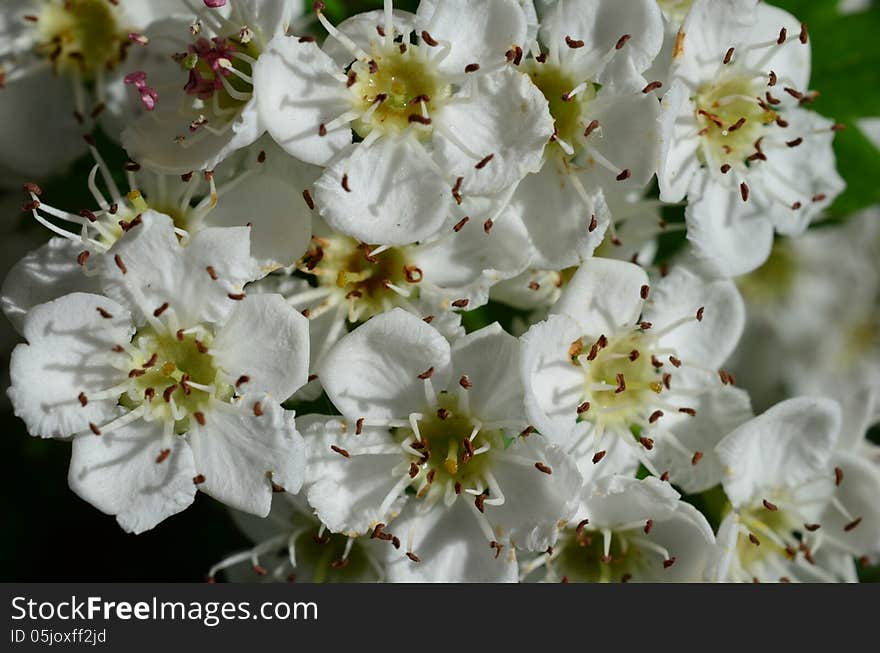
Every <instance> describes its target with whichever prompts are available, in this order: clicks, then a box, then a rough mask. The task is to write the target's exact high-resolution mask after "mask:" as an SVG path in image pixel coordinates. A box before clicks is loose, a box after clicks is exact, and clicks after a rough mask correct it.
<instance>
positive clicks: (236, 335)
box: [211, 295, 309, 402]
mask: <svg viewBox="0 0 880 653" xmlns="http://www.w3.org/2000/svg"><path fill="white" fill-rule="evenodd" d="M211 354H212V355H213V356H214V359H215V360H216V362H217V364H218V365H219V366H220V367H221V368H222V369H223V370H224V371H225V372H226V373H227V374H229V375H230V377H231V378H232V379H238V378H240V377H241V376H247V377H248V378H249V379H250V380H249V381H248V382H247V385H246V386H244V390H245V391H246V392H248V393H251V392H261V393H262V392H264V393H267V394H269V395H271V396H272V397H273V399H274V400H275V401H278V402H281V401H284V400H286V399H287V398H288V397H290V396H291V395H293V393H294V392H296V390H297V389H299V388H300V387H302V386H304V385H305V384H306V379H307V377H308V375H309V321H308V320H307V319H306V318H305V317H303V315H302V313H300V312H299V311H297V310H296V309H294V308H293V307H291V306H290V305H289V304H288V303H287V301H285V299H284V298H283V297H282V296H281V295H253V296H250V297H246V298H245V299H244V300H242V301H241V302H238V303H237V304H236V306H235V308H233V310H232V313H231V314H230V315H229V319H228V320H227V322H226V323H225V324H224V325H223V327H222V328H221V329H220V331H219V333H218V334H217V337H216V339H215V340H214V343H213V345H212V347H211Z"/></svg>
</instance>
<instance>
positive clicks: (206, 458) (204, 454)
mask: <svg viewBox="0 0 880 653" xmlns="http://www.w3.org/2000/svg"><path fill="white" fill-rule="evenodd" d="M258 403H259V405H260V409H261V410H258V409H257V408H256V405H257V404H258ZM257 412H260V413H261V414H260V415H257ZM205 419H206V424H205V426H198V427H196V426H193V427H191V428H190V431H189V434H188V438H189V442H190V446H191V447H192V449H193V455H194V456H195V465H196V469H197V470H198V472H199V474H202V475H204V477H205V480H204V482H203V483H201V484H200V485H199V489H200V490H202V491H204V492H206V493H207V494H209V495H211V496H212V497H214V498H215V499H217V500H218V501H222V502H223V503H225V504H226V505H228V506H231V507H232V508H237V509H238V510H243V511H244V512H249V513H252V514H255V515H259V516H263V517H264V516H266V515H267V514H269V508H270V506H271V503H272V485H271V483H270V480H271V481H272V482H274V483H277V484H278V485H280V486H282V487H283V488H284V489H286V490H287V491H288V492H291V493H293V494H296V493H297V492H298V491H299V489H300V487H301V486H302V482H303V477H304V476H305V463H306V460H305V455H306V454H305V443H304V442H303V439H302V436H301V435H300V434H299V433H298V432H297V430H296V427H295V426H294V423H293V413H290V412H288V411H285V410H283V409H282V408H281V407H280V406H278V405H277V404H275V403H273V401H272V400H271V399H270V398H268V397H265V396H261V395H249V396H247V397H245V398H244V399H242V401H241V404H239V405H237V406H230V405H228V404H220V403H215V404H213V406H212V409H211V410H210V411H206V413H205Z"/></svg>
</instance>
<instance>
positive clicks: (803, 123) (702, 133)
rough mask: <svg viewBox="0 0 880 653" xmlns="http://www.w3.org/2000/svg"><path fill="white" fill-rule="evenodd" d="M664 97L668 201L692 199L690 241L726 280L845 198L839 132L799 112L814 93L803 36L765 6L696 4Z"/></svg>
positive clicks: (747, 1) (663, 171)
mask: <svg viewBox="0 0 880 653" xmlns="http://www.w3.org/2000/svg"><path fill="white" fill-rule="evenodd" d="M680 34H681V37H680V38H679V40H678V41H677V42H676V46H675V52H674V53H673V64H672V70H671V73H670V79H671V87H670V89H669V90H668V91H667V93H666V95H665V96H664V97H663V105H664V117H663V122H664V126H663V131H664V138H665V144H664V152H663V156H662V159H661V164H660V169H659V171H658V178H659V181H660V192H661V195H660V196H661V199H663V200H665V201H669V202H678V201H680V200H681V199H682V198H684V197H685V195H687V196H688V198H689V200H690V201H689V204H688V207H687V211H686V217H687V223H688V239H689V240H690V241H691V243H692V244H693V246H694V247H695V250H696V254H697V255H698V256H699V257H700V258H701V259H702V260H703V262H704V263H705V264H706V265H707V266H709V267H710V268H712V269H714V270H715V271H716V272H717V273H718V274H721V275H724V276H736V275H739V274H744V273H746V272H749V271H751V270H754V269H755V268H756V267H758V266H759V265H761V264H762V263H763V262H764V261H765V260H767V257H768V256H769V253H770V247H771V245H772V242H773V233H774V231H775V232H777V233H780V234H783V235H789V236H796V235H799V234H802V233H803V232H804V231H805V230H806V228H807V226H808V225H809V224H810V223H811V222H813V221H815V220H816V219H817V218H818V217H819V216H820V214H821V212H822V211H823V210H824V209H825V208H826V207H827V206H828V205H829V204H830V203H831V202H832V201H833V200H834V198H835V197H836V196H837V195H838V194H839V193H840V191H841V190H842V189H843V181H842V180H841V178H840V176H839V175H838V174H837V171H836V169H835V159H834V153H833V151H832V149H831V142H832V138H833V133H834V131H835V130H836V129H838V127H837V126H836V125H835V124H834V123H833V122H831V121H829V120H827V119H825V118H823V117H821V116H819V115H818V114H816V113H813V112H810V111H807V110H806V109H804V108H803V106H804V105H806V104H808V103H809V102H810V101H811V100H812V99H813V98H814V97H815V95H814V94H812V93H811V92H810V91H809V90H808V88H807V85H808V84H809V79H810V46H809V34H808V31H807V27H806V26H805V25H803V24H801V23H799V22H797V20H796V19H795V18H794V17H793V16H791V15H790V14H788V13H787V12H785V11H783V10H781V9H778V8H776V7H772V6H770V5H767V4H764V3H763V2H759V0H721V1H720V2H715V1H711V2H710V1H708V0H695V2H694V4H693V7H692V8H691V10H690V13H689V14H688V17H687V19H686V20H685V22H684V24H683V25H682V27H681V32H680Z"/></svg>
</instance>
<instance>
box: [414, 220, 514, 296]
mask: <svg viewBox="0 0 880 653" xmlns="http://www.w3.org/2000/svg"><path fill="white" fill-rule="evenodd" d="M410 251H411V256H412V258H411V260H412V264H413V265H415V266H417V267H418V268H419V269H420V270H421V271H422V273H423V274H424V279H425V281H426V282H428V283H426V284H423V285H422V286H421V288H420V295H419V296H420V297H421V298H423V299H425V300H427V301H429V302H432V303H435V304H437V305H438V306H441V307H443V306H445V307H448V306H449V305H450V304H451V303H452V302H454V301H458V300H461V299H467V300H468V304H467V308H468V310H472V309H474V308H477V307H479V306H482V305H483V304H485V303H486V302H487V301H488V299H489V289H490V288H491V287H492V286H493V285H494V284H495V283H497V282H498V281H500V280H502V279H507V278H510V277H512V276H514V275H516V274H518V273H520V272H522V271H523V270H525V268H526V267H527V266H528V264H529V242H528V236H527V234H526V233H525V229H524V228H523V226H522V224H521V223H520V222H519V221H517V220H514V219H509V218H508V216H504V217H502V218H501V219H499V220H498V222H495V223H494V224H493V226H492V227H491V228H490V229H489V230H488V231H487V230H486V228H485V226H484V224H481V223H480V222H478V221H477V220H474V219H471V220H470V221H468V222H467V223H466V224H465V225H464V226H463V227H461V228H459V230H458V231H453V230H450V231H449V232H446V233H442V234H441V235H440V236H439V237H438V239H437V240H436V241H433V242H428V243H426V244H425V245H424V246H417V247H414V248H413V249H412V250H410Z"/></svg>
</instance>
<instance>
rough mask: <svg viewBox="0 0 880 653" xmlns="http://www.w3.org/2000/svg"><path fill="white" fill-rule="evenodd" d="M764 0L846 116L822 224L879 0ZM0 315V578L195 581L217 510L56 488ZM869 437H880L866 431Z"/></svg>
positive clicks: (30, 229) (217, 525)
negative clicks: (110, 507)
mask: <svg viewBox="0 0 880 653" xmlns="http://www.w3.org/2000/svg"><path fill="white" fill-rule="evenodd" d="M144 1H148V0H144ZM474 1H475V2H477V1H479V0H474ZM848 1H849V2H856V1H857V0H844V4H847V3H848ZM325 2H326V7H327V8H326V11H325V13H326V15H327V16H328V17H329V18H330V20H331V21H332V22H333V23H338V22H340V21H342V20H344V19H345V18H346V17H348V16H351V15H353V14H356V13H360V12H362V11H369V10H373V9H378V8H381V6H382V1H381V0H325ZM771 4H775V5H778V6H780V7H783V8H785V9H787V10H788V11H790V12H792V13H793V14H794V15H796V16H798V17H799V18H800V19H801V20H802V21H804V22H805V23H807V25H808V26H809V29H810V35H811V39H812V48H813V76H812V84H811V86H812V88H813V89H814V90H817V91H819V93H820V95H819V96H818V98H817V99H816V101H815V102H814V103H813V104H812V105H811V108H812V109H814V110H816V111H818V112H820V113H822V114H824V115H826V116H829V117H830V118H832V119H834V120H835V121H837V122H840V123H843V124H845V125H846V126H847V129H846V130H845V131H842V132H840V133H839V134H838V135H837V138H836V139H835V151H836V155H837V159H838V166H839V169H840V174H841V175H842V176H843V178H844V179H845V180H846V182H847V190H846V192H845V193H843V194H842V195H841V196H840V198H839V199H838V200H837V201H836V202H835V204H834V205H833V206H832V207H831V210H830V217H831V218H832V220H831V221H829V222H835V221H843V220H845V219H846V218H847V216H849V215H850V214H852V213H854V212H856V211H858V210H860V209H863V208H866V207H868V206H872V205H875V204H880V150H878V148H877V147H876V146H875V145H874V144H872V142H871V141H870V140H869V138H868V137H867V136H866V135H865V133H864V132H863V131H862V130H861V129H859V127H858V125H857V123H858V122H859V121H860V120H862V119H864V118H870V117H880V44H878V43H877V42H876V41H875V39H877V38H878V37H880V3H878V1H877V0H874V1H873V2H872V3H871V7H870V9H868V10H867V11H863V12H860V13H856V14H851V15H843V14H841V13H840V12H839V5H840V2H839V1H838V0H771ZM304 5H305V11H307V12H308V11H310V10H311V5H312V2H310V1H309V0H306V2H305V3H304ZM394 5H395V8H398V9H405V10H409V11H415V9H416V7H417V6H418V0H398V1H395V3H394ZM96 138H97V139H98V144H99V149H100V150H101V152H102V154H103V155H104V157H105V158H106V159H107V160H108V162H109V163H110V167H111V168H112V169H114V170H119V171H121V170H122V164H123V163H124V162H125V161H126V156H125V153H124V152H122V151H121V150H120V149H119V148H118V147H117V146H116V145H114V144H113V142H112V141H110V140H109V139H107V138H106V137H105V136H103V135H102V134H96ZM92 165H93V162H92V160H91V159H90V158H89V157H84V158H83V159H81V160H80V161H78V162H77V163H76V164H74V165H73V166H72V167H71V169H70V170H69V171H68V172H67V173H66V174H65V175H63V176H62V177H60V178H58V179H55V180H52V181H51V182H50V183H47V184H43V189H44V192H45V196H46V197H47V198H51V202H52V204H53V205H55V206H59V207H68V208H71V209H75V208H81V207H88V206H91V205H92V203H93V200H92V198H91V196H90V194H89V193H88V189H87V187H86V183H85V181H86V178H87V176H88V173H89V171H90V169H91V168H92ZM120 177H121V175H120ZM119 181H123V180H122V179H120V180H119ZM123 185H124V183H123ZM12 196H14V197H12ZM20 200H21V198H20V196H19V195H18V194H17V193H8V194H7V195H6V196H3V195H2V192H0V210H3V216H2V220H3V221H5V225H4V227H3V229H2V231H0V234H2V235H0V238H2V239H3V243H2V250H0V251H2V260H0V273H2V274H3V275H5V273H6V271H7V270H8V269H9V267H10V266H11V265H13V264H14V263H15V261H16V260H17V259H18V258H19V257H20V256H22V255H23V254H24V253H25V251H26V250H27V249H30V248H35V247H37V246H38V245H39V244H40V242H41V241H44V240H46V239H47V237H48V235H47V234H46V233H45V232H44V231H43V230H42V229H41V228H39V227H38V225H35V224H34V222H33V221H32V220H30V219H28V217H27V216H25V215H23V214H22V213H21V212H18V211H17V210H16V208H15V207H16V206H17V204H18V203H19V202H20ZM665 217H666V218H667V219H668V220H670V221H681V220H683V210H682V209H681V208H680V207H676V208H670V209H668V211H667V212H666V215H665ZM820 228H821V227H820ZM683 244H684V239H683V236H682V235H681V234H670V235H669V236H667V237H664V239H663V241H662V242H661V250H660V251H661V253H660V262H662V261H663V260H664V259H669V258H670V257H671V256H673V255H674V254H675V252H677V251H678V249H680V248H681V246H683ZM518 316H520V314H518V313H517V312H516V311H515V310H513V309H510V308H508V307H506V306H503V305H500V304H494V303H491V304H489V305H488V306H485V307H483V308H480V309H477V310H475V311H471V312H470V313H468V314H466V315H465V325H466V327H467V328H468V330H474V329H477V328H480V327H481V326H484V325H486V324H489V323H490V322H493V321H499V322H501V324H502V325H505V326H509V325H510V324H511V322H512V321H513V320H514V319H515V318H516V317H518ZM0 322H2V323H0V383H2V387H3V390H4V393H3V396H2V397H0V430H2V432H0V470H2V471H0V515H2V518H3V532H4V533H5V537H2V538H0V580H2V581H6V582H13V581H100V582H104V581H107V582H109V581H134V582H138V581H141V582H145V581H155V582H162V581H165V582H185V581H199V580H203V579H204V578H205V574H206V573H207V570H208V568H209V567H210V566H211V565H212V564H213V563H215V562H217V561H218V560H220V559H221V558H224V557H225V556H226V555H228V554H229V553H231V552H233V551H236V550H239V549H242V548H245V547H247V546H249V542H248V540H247V538H246V537H245V536H244V535H242V534H241V533H240V532H239V531H238V530H237V528H236V526H235V525H234V523H233V521H232V519H231V518H230V516H229V514H228V512H227V511H226V509H225V508H224V507H223V506H222V505H221V504H220V503H218V502H216V501H213V500H212V499H210V498H208V497H206V496H205V495H201V494H200V495H198V497H197V499H196V502H195V504H194V505H193V506H192V507H191V508H190V509H188V510H187V511H186V512H185V513H183V514H180V515H176V516H174V517H171V518H170V519H168V520H166V521H165V522H163V523H162V524H161V525H160V526H159V527H158V528H156V529H154V530H152V531H150V532H147V533H145V534H142V535H138V536H135V535H129V534H126V533H124V532H123V531H122V530H121V529H120V528H119V527H118V526H117V524H116V522H115V520H114V519H113V518H111V517H107V516H105V515H102V514H101V513H100V512H98V511H97V510H95V509H94V508H93V507H91V506H90V505H89V504H87V503H85V502H84V501H82V500H81V499H79V498H78V497H77V496H76V495H74V494H73V493H72V492H71V491H70V490H69V489H68V487H67V466H68V461H69V457H70V446H69V444H67V443H62V442H48V441H43V440H39V439H36V438H31V437H29V436H28V435H27V433H26V431H25V429H24V426H23V425H22V423H21V422H20V421H19V420H18V419H16V418H15V417H14V416H13V415H12V413H11V408H10V406H9V402H8V400H7V399H6V397H5V388H6V386H7V385H8V355H9V349H10V348H11V345H12V343H14V341H15V338H16V336H15V334H14V332H13V331H12V329H11V327H10V326H9V325H8V324H6V323H5V320H0ZM295 408H296V409H297V412H298V413H300V414H305V413H308V412H321V413H328V412H330V411H331V406H330V405H329V402H328V401H327V399H326V398H321V399H319V400H318V401H316V402H313V403H312V404H309V405H300V406H295ZM872 436H873V439H875V441H878V442H880V437H878V436H880V433H878V431H877V429H875V430H874V432H873V433H872ZM688 500H689V501H690V502H692V503H694V504H695V505H696V506H697V507H698V508H700V509H701V510H703V511H704V512H706V513H707V514H708V515H712V514H714V513H717V512H718V511H719V509H720V505H721V504H722V503H723V496H719V495H718V492H717V491H710V492H707V493H704V494H703V495H699V496H694V497H688ZM878 500H880V497H878ZM861 574H862V578H863V580H865V581H873V582H880V567H874V568H862V569H861Z"/></svg>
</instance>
